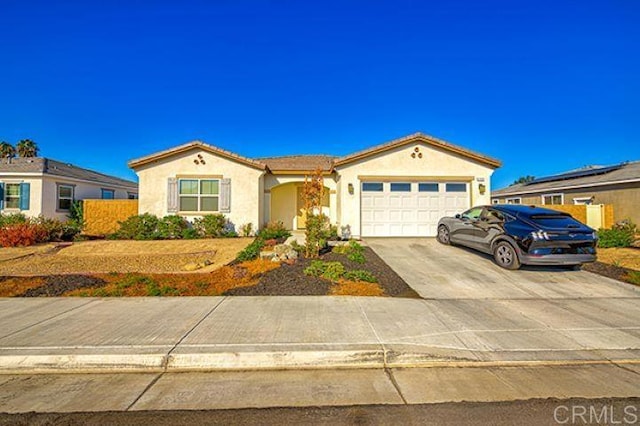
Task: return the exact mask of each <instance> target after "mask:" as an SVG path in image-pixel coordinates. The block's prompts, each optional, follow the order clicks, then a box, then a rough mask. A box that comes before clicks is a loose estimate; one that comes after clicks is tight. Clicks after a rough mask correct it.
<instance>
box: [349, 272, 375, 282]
mask: <svg viewBox="0 0 640 426" xmlns="http://www.w3.org/2000/svg"><path fill="white" fill-rule="evenodd" d="M344 279H346V280H349V281H366V282H368V283H377V282H378V279H377V278H376V277H374V276H373V274H372V273H371V272H369V271H364V270H361V269H356V270H355V271H347V273H346V274H344Z"/></svg>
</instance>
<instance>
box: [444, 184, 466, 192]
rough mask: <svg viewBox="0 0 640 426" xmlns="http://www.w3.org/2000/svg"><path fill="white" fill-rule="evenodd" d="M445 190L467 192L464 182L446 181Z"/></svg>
mask: <svg viewBox="0 0 640 426" xmlns="http://www.w3.org/2000/svg"><path fill="white" fill-rule="evenodd" d="M445 191H447V192H467V184H466V183H448V184H446V187H445Z"/></svg>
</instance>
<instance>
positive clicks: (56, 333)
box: [0, 292, 640, 373]
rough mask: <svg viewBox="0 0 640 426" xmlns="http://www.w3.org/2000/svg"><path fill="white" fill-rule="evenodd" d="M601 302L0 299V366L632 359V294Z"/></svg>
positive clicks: (636, 341)
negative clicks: (614, 301) (612, 301)
mask: <svg viewBox="0 0 640 426" xmlns="http://www.w3.org/2000/svg"><path fill="white" fill-rule="evenodd" d="M633 293H635V292H633ZM610 302H611V300H608V299H602V298H591V299H554V300H544V299H499V298H494V299H473V300H471V299H456V300H453V299H441V300H418V299H399V298H396V299H393V298H368V297H315V296H310V297H202V298H199V297H193V298H187V297H183V298H123V299H117V298H112V299H92V298H38V299H26V298H25V299H0V372H2V373H11V372H62V371H73V372H82V371H86V372H92V371H100V372H107V371H117V372H123V371H148V372H170V371H206V370H245V369H290V368H296V369H298V368H309V369H310V368H396V367H432V366H442V367H444V366H467V365H484V366H487V365H490V366H508V365H537V364H548V365H554V364H566V365H572V364H591V363H594V364H598V363H610V362H612V361H613V362H615V363H617V364H623V363H627V364H633V363H640V298H638V297H637V293H635V294H633V295H631V296H629V295H624V296H623V295H620V297H618V298H617V299H616V303H614V304H612V303H610Z"/></svg>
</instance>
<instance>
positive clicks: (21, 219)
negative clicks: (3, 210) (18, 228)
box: [0, 213, 29, 227]
mask: <svg viewBox="0 0 640 426" xmlns="http://www.w3.org/2000/svg"><path fill="white" fill-rule="evenodd" d="M28 221H29V219H27V217H26V216H25V215H23V214H22V213H9V214H0V227H3V226H9V225H17V224H23V223H27V222H28Z"/></svg>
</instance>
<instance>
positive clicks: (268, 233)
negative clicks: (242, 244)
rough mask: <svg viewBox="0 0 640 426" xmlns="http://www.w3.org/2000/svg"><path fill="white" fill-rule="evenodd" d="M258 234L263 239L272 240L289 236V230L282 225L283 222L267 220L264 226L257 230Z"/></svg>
mask: <svg viewBox="0 0 640 426" xmlns="http://www.w3.org/2000/svg"><path fill="white" fill-rule="evenodd" d="M258 236H259V237H260V238H262V239H264V240H273V239H280V238H289V237H290V236H291V232H290V231H288V230H287V228H285V227H284V223H282V222H269V223H268V224H266V225H265V227H264V228H262V229H261V230H260V231H258Z"/></svg>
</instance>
